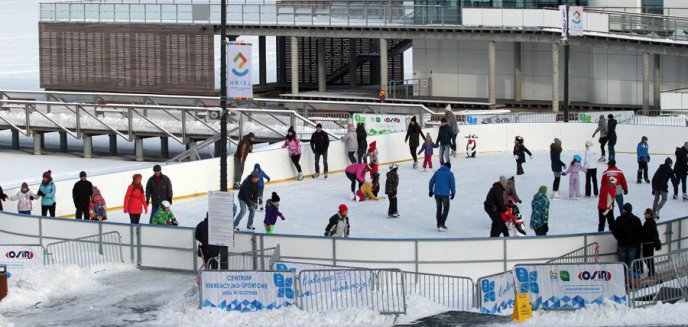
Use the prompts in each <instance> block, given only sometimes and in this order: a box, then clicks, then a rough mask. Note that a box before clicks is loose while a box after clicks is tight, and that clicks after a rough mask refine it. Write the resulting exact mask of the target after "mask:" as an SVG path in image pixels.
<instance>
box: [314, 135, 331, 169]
mask: <svg viewBox="0 0 688 327" xmlns="http://www.w3.org/2000/svg"><path fill="white" fill-rule="evenodd" d="M329 147H330V137H329V136H328V135H327V133H325V132H324V131H323V129H322V125H321V124H320V123H318V124H317V125H315V132H313V135H311V150H312V151H313V154H314V155H315V174H314V175H313V178H318V177H320V157H322V159H323V173H324V177H325V178H327V171H328V170H327V149H328V148H329Z"/></svg>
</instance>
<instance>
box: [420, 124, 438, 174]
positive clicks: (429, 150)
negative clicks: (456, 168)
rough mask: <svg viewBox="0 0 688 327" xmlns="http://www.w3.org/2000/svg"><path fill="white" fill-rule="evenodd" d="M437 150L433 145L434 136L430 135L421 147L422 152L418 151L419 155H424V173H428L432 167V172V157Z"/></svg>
mask: <svg viewBox="0 0 688 327" xmlns="http://www.w3.org/2000/svg"><path fill="white" fill-rule="evenodd" d="M434 149H435V144H434V143H432V136H430V133H428V135H426V136H425V142H424V143H423V146H421V148H420V151H418V154H421V153H423V172H427V171H428V166H429V167H430V170H432V155H433V152H434Z"/></svg>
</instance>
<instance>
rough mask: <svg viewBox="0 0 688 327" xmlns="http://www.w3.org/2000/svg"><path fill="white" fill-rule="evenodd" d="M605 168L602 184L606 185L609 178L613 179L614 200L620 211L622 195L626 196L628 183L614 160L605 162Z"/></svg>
mask: <svg viewBox="0 0 688 327" xmlns="http://www.w3.org/2000/svg"><path fill="white" fill-rule="evenodd" d="M607 166H608V168H607V170H605V172H604V173H602V184H603V185H604V184H607V181H609V178H610V177H614V178H615V179H616V193H615V194H616V197H615V199H616V203H617V205H618V207H619V211H621V208H622V207H623V204H624V195H628V183H627V182H626V176H625V175H624V173H623V172H622V171H621V169H619V168H617V167H616V160H614V159H610V160H609V162H607Z"/></svg>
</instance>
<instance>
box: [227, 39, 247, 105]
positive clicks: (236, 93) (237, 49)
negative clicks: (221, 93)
mask: <svg viewBox="0 0 688 327" xmlns="http://www.w3.org/2000/svg"><path fill="white" fill-rule="evenodd" d="M251 54H252V52H251V44H250V43H240V42H230V43H229V44H227V98H228V99H235V100H251V99H253V80H252V79H251V71H252V70H253V68H252V66H251V65H252V64H253V62H252V60H251Z"/></svg>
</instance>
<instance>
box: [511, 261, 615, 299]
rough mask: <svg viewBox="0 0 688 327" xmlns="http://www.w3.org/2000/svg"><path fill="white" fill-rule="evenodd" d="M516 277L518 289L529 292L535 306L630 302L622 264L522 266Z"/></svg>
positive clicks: (518, 267) (515, 273)
mask: <svg viewBox="0 0 688 327" xmlns="http://www.w3.org/2000/svg"><path fill="white" fill-rule="evenodd" d="M514 280H515V282H516V285H515V286H516V291H517V292H519V293H528V295H529V297H530V303H531V304H532V305H533V309H536V308H540V307H541V308H542V309H579V308H585V307H586V306H588V305H590V304H601V303H602V302H604V301H611V302H615V303H619V304H626V302H627V295H626V287H625V284H624V267H623V264H621V263H609V264H552V265H547V264H544V265H518V266H516V267H514Z"/></svg>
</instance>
